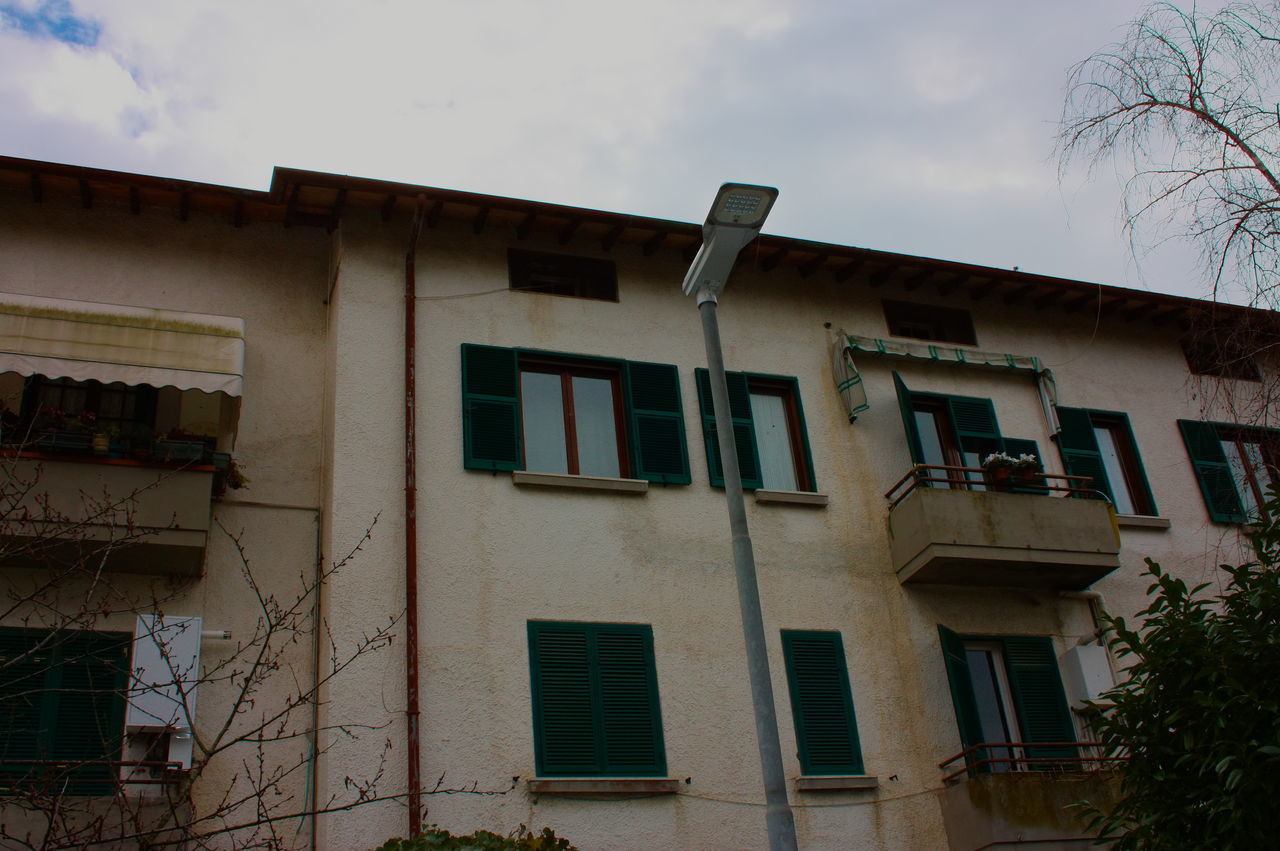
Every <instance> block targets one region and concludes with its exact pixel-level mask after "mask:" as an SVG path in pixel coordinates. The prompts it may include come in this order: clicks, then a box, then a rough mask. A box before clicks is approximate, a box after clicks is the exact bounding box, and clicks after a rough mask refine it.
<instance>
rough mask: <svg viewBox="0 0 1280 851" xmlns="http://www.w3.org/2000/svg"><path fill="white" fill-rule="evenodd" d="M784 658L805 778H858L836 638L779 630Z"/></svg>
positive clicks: (859, 767)
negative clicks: (836, 775) (833, 776)
mask: <svg viewBox="0 0 1280 851" xmlns="http://www.w3.org/2000/svg"><path fill="white" fill-rule="evenodd" d="M782 648H783V655H784V657H785V659H786V665H787V680H788V684H789V686H790V693H791V712H792V716H793V718H794V720H795V725H796V743H797V745H798V748H799V751H800V767H801V770H802V771H803V772H804V773H805V774H809V775H820V774H862V773H863V770H864V769H863V764H862V752H861V748H860V746H859V743H858V731H857V723H856V721H855V718H854V711H853V697H852V694H851V693H850V689H849V674H848V669H847V667H846V665H845V659H844V645H843V643H842V641H841V639H840V634H839V633H838V632H809V631H801V630H783V633H782Z"/></svg>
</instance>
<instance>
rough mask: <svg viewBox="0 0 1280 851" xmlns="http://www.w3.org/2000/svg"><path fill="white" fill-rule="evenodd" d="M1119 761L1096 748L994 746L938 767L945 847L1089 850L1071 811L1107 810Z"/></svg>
mask: <svg viewBox="0 0 1280 851" xmlns="http://www.w3.org/2000/svg"><path fill="white" fill-rule="evenodd" d="M1047 752H1052V755H1051V756H1048V757H1046V756H1044V754H1045V753H1047ZM1125 759H1126V757H1125V756H1124V755H1122V754H1112V753H1108V752H1106V751H1105V750H1104V748H1103V747H1102V746H1101V745H1099V744H1098V743H1097V742H1080V743H1075V742H1062V743H1047V744H1039V745H1029V744H1027V743H1023V742H993V743H987V744H981V745H977V746H975V747H972V748H969V749H968V750H966V751H963V752H961V753H959V754H956V755H955V756H953V757H951V758H950V759H948V760H947V761H945V762H943V763H941V764H940V765H939V768H941V769H942V770H943V772H944V773H945V774H944V777H943V784H944V786H943V790H942V792H941V793H940V795H939V800H940V802H941V804H942V819H943V824H944V825H945V826H946V830H947V844H948V846H949V847H950V848H951V849H952V851H977V849H981V848H993V847H997V846H1003V845H1006V844H1007V845H1019V844H1024V843H1025V844H1029V845H1034V846H1035V847H1036V848H1043V849H1057V851H1068V849H1071V851H1077V850H1078V851H1087V849H1091V848H1095V847H1096V846H1095V845H1094V844H1093V841H1092V836H1093V834H1091V833H1090V832H1089V830H1088V828H1087V823H1088V817H1087V816H1086V815H1085V814H1084V813H1083V811H1082V810H1081V809H1080V808H1079V807H1076V806H1073V805H1075V804H1077V803H1079V802H1081V801H1088V802H1089V803H1090V804H1092V805H1093V806H1095V807H1097V808H1099V809H1100V810H1103V811H1107V810H1109V809H1110V808H1111V806H1113V805H1114V803H1115V801H1116V800H1117V797H1118V793H1119V787H1120V777H1119V773H1118V772H1117V770H1116V769H1118V768H1119V767H1120V766H1121V765H1123V763H1124V760H1125ZM957 766H959V767H958V768H957Z"/></svg>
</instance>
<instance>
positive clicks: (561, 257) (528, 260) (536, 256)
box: [507, 248, 618, 301]
mask: <svg viewBox="0 0 1280 851" xmlns="http://www.w3.org/2000/svg"><path fill="white" fill-rule="evenodd" d="M507 270H508V272H509V273H510V275H511V289H513V290H522V291H524V292H530V293H546V294H548V295H566V296H577V297H578V298H594V299H600V300H603V301H617V300H618V273H617V270H616V269H615V268H614V265H613V261H612V260H596V259H593V258H590V257H574V256H572V255H569V254H548V253H545V252H542V251H523V250H520V249H516V248H512V249H510V250H508V252H507Z"/></svg>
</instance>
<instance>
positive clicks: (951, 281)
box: [934, 275, 969, 296]
mask: <svg viewBox="0 0 1280 851" xmlns="http://www.w3.org/2000/svg"><path fill="white" fill-rule="evenodd" d="M967 280H969V276H968V275H952V276H951V277H949V278H947V279H946V280H942V281H939V282H938V283H937V284H936V285H934V289H936V290H937V291H938V295H941V296H947V295H951V294H952V293H953V292H955V291H956V290H958V289H960V287H961V286H962V285H963V284H964V282H965V281H967Z"/></svg>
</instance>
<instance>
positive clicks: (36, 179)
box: [31, 171, 44, 204]
mask: <svg viewBox="0 0 1280 851" xmlns="http://www.w3.org/2000/svg"><path fill="white" fill-rule="evenodd" d="M31 200H32V201H35V202H36V203H37V204H40V203H43V202H44V184H43V183H41V182H40V173H39V172H35V171H33V172H31Z"/></svg>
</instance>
